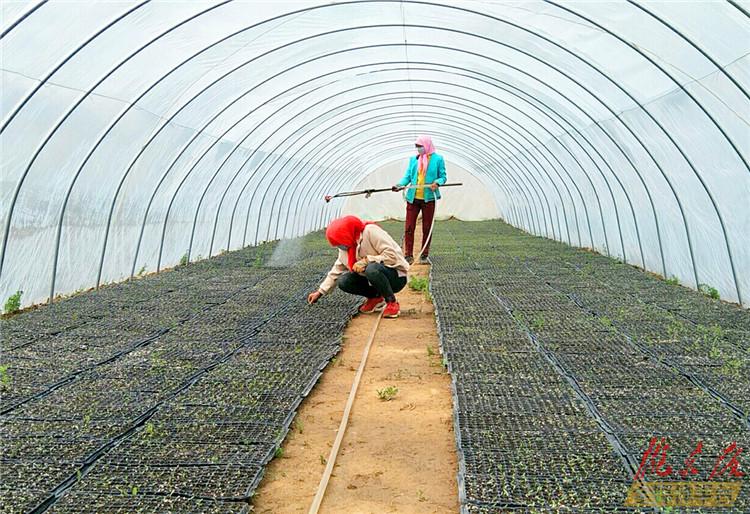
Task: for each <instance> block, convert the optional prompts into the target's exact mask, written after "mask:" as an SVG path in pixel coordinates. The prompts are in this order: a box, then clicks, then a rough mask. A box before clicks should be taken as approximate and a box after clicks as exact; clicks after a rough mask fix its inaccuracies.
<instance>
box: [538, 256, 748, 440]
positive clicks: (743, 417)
mask: <svg viewBox="0 0 750 514" xmlns="http://www.w3.org/2000/svg"><path fill="white" fill-rule="evenodd" d="M524 267H525V268H526V269H527V270H528V272H529V273H530V274H531V275H533V276H535V277H537V278H539V279H540V280H541V281H542V282H543V283H544V284H545V285H546V286H547V287H549V288H550V289H552V290H553V291H555V292H557V293H559V294H562V295H564V296H565V297H566V298H568V299H569V300H570V301H571V302H573V303H574V304H575V305H576V306H577V307H578V308H580V309H581V310H582V311H584V312H587V313H588V314H591V315H592V316H594V317H595V318H597V319H598V318H600V317H601V316H600V313H599V312H598V311H597V310H595V309H593V308H591V307H588V306H587V305H585V304H584V302H583V301H582V300H581V299H580V298H579V297H578V296H575V295H573V294H569V293H566V292H565V291H563V290H561V289H558V288H557V287H555V286H553V285H552V284H551V283H550V282H548V281H546V280H544V279H543V278H542V277H539V275H537V274H536V273H535V272H534V271H533V270H532V269H531V268H530V267H529V266H528V264H527V263H526V262H524ZM610 322H611V323H612V326H613V327H614V328H615V329H616V330H617V332H618V333H619V334H620V335H621V336H622V337H623V338H624V339H625V340H626V341H627V342H628V343H629V344H630V345H631V346H632V347H633V348H635V349H637V350H639V351H640V352H641V353H643V354H644V355H646V356H647V357H648V358H649V359H651V360H653V361H656V362H658V363H659V364H661V365H663V366H664V367H666V368H667V369H669V370H671V371H674V372H676V373H678V374H679V375H681V376H683V377H684V378H686V379H688V380H689V381H690V382H692V383H693V384H694V385H696V386H697V387H698V388H699V389H701V390H702V391H703V392H705V393H706V394H708V395H710V396H712V397H713V398H714V399H716V400H718V401H719V403H721V404H723V405H724V406H725V407H726V408H728V409H729V410H730V411H732V414H734V415H735V416H736V417H737V418H739V420H740V421H741V422H742V424H743V425H744V426H745V428H747V429H748V430H750V415H748V414H746V413H745V412H744V411H743V410H742V409H741V408H740V407H739V406H737V405H735V404H734V403H733V402H732V401H731V400H730V399H729V398H727V397H726V396H724V395H723V394H722V393H720V392H719V391H717V390H716V389H714V388H713V387H711V386H710V385H708V384H706V383H705V382H703V381H702V380H701V379H700V378H698V377H696V376H695V374H694V373H690V372H689V371H687V370H686V369H685V368H683V367H682V366H680V365H679V364H677V363H675V362H673V361H672V360H671V359H669V358H668V357H662V356H659V355H658V354H657V353H656V352H654V351H652V350H651V349H650V348H647V347H646V346H644V345H643V344H641V343H639V342H638V341H636V340H635V339H633V338H632V337H631V336H630V334H629V333H628V332H627V330H626V329H625V328H623V327H621V326H620V323H619V322H617V321H615V320H613V319H610Z"/></svg>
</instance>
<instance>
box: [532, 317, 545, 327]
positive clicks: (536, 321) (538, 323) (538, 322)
mask: <svg viewBox="0 0 750 514" xmlns="http://www.w3.org/2000/svg"><path fill="white" fill-rule="evenodd" d="M531 326H532V327H533V328H534V329H536V330H541V329H543V328H544V318H543V317H541V316H537V317H536V318H534V320H533V321H532V322H531Z"/></svg>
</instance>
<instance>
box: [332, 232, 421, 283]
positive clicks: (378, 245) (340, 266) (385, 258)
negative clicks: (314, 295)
mask: <svg viewBox="0 0 750 514" xmlns="http://www.w3.org/2000/svg"><path fill="white" fill-rule="evenodd" d="M338 252H339V255H338V258H337V259H336V262H334V263H333V267H332V268H331V271H329V272H328V276H326V278H325V280H323V283H322V284H320V287H319V288H318V291H320V292H321V293H322V294H327V293H328V292H330V290H331V288H333V286H334V285H335V284H336V280H337V279H338V278H339V277H340V276H341V274H342V273H346V272H347V271H349V266H348V265H347V263H348V262H349V257H348V255H347V253H346V252H345V251H343V250H339V251H338ZM357 259H358V260H362V259H367V262H381V263H383V264H384V265H385V266H388V267H389V268H395V269H396V270H398V276H399V277H405V276H406V275H407V272H408V271H409V263H408V262H406V258H405V257H404V252H403V250H401V247H400V246H399V245H398V243H396V241H394V240H393V238H392V237H391V236H390V234H388V232H386V231H385V230H383V229H382V228H380V227H379V226H377V225H366V226H365V229H364V230H363V231H362V235H361V236H360V237H359V242H358V243H357Z"/></svg>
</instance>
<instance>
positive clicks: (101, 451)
mask: <svg viewBox="0 0 750 514" xmlns="http://www.w3.org/2000/svg"><path fill="white" fill-rule="evenodd" d="M244 289H247V288H244ZM306 290H307V286H305V287H303V288H301V289H300V290H299V291H297V292H296V294H294V295H292V296H291V298H290V299H289V300H288V301H286V302H284V304H282V305H281V306H280V308H278V309H272V310H271V312H270V314H269V315H268V316H266V318H265V319H263V320H262V321H261V322H259V323H258V324H257V325H256V326H254V327H252V329H251V331H252V334H250V335H249V336H245V337H244V338H243V339H244V340H245V341H244V343H243V344H242V345H240V346H239V347H237V348H235V349H234V350H231V351H229V352H226V353H225V354H224V355H223V356H222V357H220V358H218V359H216V360H215V361H213V362H212V363H211V364H209V365H208V366H205V367H203V368H201V369H200V370H198V371H197V372H196V373H194V374H193V375H192V376H191V377H190V378H188V379H187V380H185V381H184V382H183V383H182V385H181V386H179V387H178V388H177V389H175V390H173V391H172V393H171V394H169V396H167V397H165V398H163V399H162V400H161V401H160V402H159V403H157V404H156V405H154V406H153V407H151V408H150V409H148V410H147V411H146V412H144V413H143V414H141V415H140V416H139V417H138V418H136V420H135V421H134V422H133V423H132V424H131V426H130V427H129V428H128V429H127V430H125V431H124V432H122V433H120V434H119V435H117V436H115V437H113V438H112V439H110V440H109V441H108V442H107V443H105V444H104V445H102V446H101V447H99V448H98V449H97V450H95V451H94V452H93V453H92V454H91V455H89V456H88V457H86V459H85V460H84V461H83V464H82V465H81V467H80V468H78V469H77V470H76V472H75V473H73V474H71V475H70V476H69V477H68V478H67V479H65V480H64V481H63V482H62V483H60V484H59V485H58V486H57V487H55V488H54V489H53V490H52V492H51V493H50V495H49V496H48V497H47V498H45V499H44V500H43V501H42V502H41V503H40V504H38V505H37V506H36V507H35V508H34V509H32V510H31V511H30V512H31V513H32V514H41V513H43V512H45V511H47V510H48V509H49V508H50V507H52V506H53V505H54V504H55V503H56V502H57V501H58V500H59V499H60V498H61V497H62V496H63V495H64V494H65V493H67V492H68V490H70V489H71V488H72V487H73V486H74V485H75V484H76V483H78V482H79V481H80V480H81V479H82V478H83V477H84V476H86V475H87V474H88V472H89V471H90V470H91V468H92V467H93V466H94V465H95V464H96V463H97V462H98V461H99V460H100V459H101V458H102V457H103V456H104V455H106V454H107V453H108V452H109V451H110V450H112V449H113V448H115V447H116V446H118V445H119V444H121V443H122V442H123V441H124V440H126V439H127V438H128V437H130V436H131V435H133V434H134V433H135V432H136V431H137V430H138V429H139V428H140V427H141V426H143V425H144V424H145V423H146V422H148V420H150V419H151V418H152V417H153V416H154V414H156V412H157V411H158V410H159V408H161V407H162V406H163V405H164V404H165V403H167V402H168V401H170V400H172V399H174V398H175V397H177V396H178V395H179V394H180V393H182V392H184V391H186V390H187V389H189V388H190V387H191V386H192V385H194V384H195V383H196V382H197V381H198V380H199V379H201V378H202V377H203V376H204V375H206V374H208V373H209V372H210V371H211V370H213V369H214V368H216V367H217V366H219V365H221V364H223V363H225V362H226V361H228V360H229V359H231V358H232V357H234V356H235V355H237V354H238V353H239V352H240V351H242V350H244V349H246V348H247V347H249V346H250V345H251V344H252V342H253V339H252V337H253V336H254V335H257V333H258V332H259V331H260V329H261V328H262V327H263V326H264V325H266V324H268V323H269V322H270V321H271V320H272V319H274V318H275V317H277V315H278V314H279V313H281V312H283V308H284V307H287V306H289V305H291V304H292V303H293V302H294V298H296V297H297V296H300V295H302V294H303V293H304V292H305V291H306ZM289 417H293V416H292V414H290V416H289ZM248 498H249V493H248ZM248 498H245V499H244V500H243V501H246V500H247V499H248ZM215 499H216V500H223V499H222V498H220V497H217V498H215ZM225 500H229V501H239V500H238V499H237V498H235V499H234V500H232V499H230V498H227V499H225Z"/></svg>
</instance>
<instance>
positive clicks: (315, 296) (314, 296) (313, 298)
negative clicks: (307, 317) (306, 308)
mask: <svg viewBox="0 0 750 514" xmlns="http://www.w3.org/2000/svg"><path fill="white" fill-rule="evenodd" d="M321 296H323V295H322V294H320V291H313V292H312V293H310V294H309V295H307V303H309V304H310V305H312V304H314V303H315V302H317V301H318V300H320V297H321Z"/></svg>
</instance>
